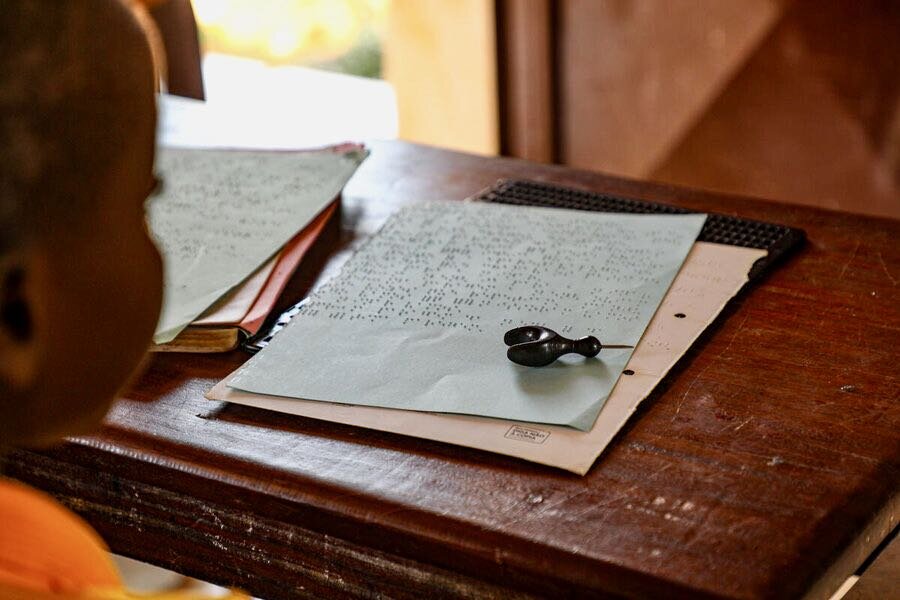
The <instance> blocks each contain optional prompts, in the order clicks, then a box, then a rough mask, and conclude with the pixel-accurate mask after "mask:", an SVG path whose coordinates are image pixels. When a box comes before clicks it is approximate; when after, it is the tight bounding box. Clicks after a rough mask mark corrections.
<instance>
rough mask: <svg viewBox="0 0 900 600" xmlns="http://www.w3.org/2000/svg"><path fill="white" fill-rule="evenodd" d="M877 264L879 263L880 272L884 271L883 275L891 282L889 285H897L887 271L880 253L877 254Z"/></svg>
mask: <svg viewBox="0 0 900 600" xmlns="http://www.w3.org/2000/svg"><path fill="white" fill-rule="evenodd" d="M878 262H880V263H881V270H882V271H884V274H885V275H887V276H888V279H890V280H891V285H897V280H896V279H894V276H893V275H891V272H890V271H888V268H887V265H886V264H885V263H884V257H883V256H881V252H879V253H878Z"/></svg>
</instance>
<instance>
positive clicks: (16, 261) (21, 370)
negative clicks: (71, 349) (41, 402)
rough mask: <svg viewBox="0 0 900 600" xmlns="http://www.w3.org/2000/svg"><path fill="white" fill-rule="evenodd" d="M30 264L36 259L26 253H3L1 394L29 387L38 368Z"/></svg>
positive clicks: (0, 280) (0, 272)
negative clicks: (31, 258)
mask: <svg viewBox="0 0 900 600" xmlns="http://www.w3.org/2000/svg"><path fill="white" fill-rule="evenodd" d="M29 263H31V265H29ZM29 266H32V267H33V262H32V261H29V260H28V257H27V256H25V255H23V254H19V253H13V254H7V255H5V256H0V394H3V393H4V392H7V393H13V394H14V393H15V392H17V391H20V392H21V391H24V390H27V389H29V388H30V387H32V386H33V385H34V383H35V381H34V379H35V377H36V374H37V371H38V343H37V339H36V335H35V323H34V316H35V289H34V288H35V286H34V285H33V281H30V280H29V274H30V273H29ZM31 274H32V275H33V273H31Z"/></svg>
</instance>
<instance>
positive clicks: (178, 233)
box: [148, 148, 365, 344]
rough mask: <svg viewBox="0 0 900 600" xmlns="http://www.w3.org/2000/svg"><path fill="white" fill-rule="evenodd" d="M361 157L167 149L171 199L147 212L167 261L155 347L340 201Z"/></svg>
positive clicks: (163, 163)
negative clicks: (329, 204) (342, 190)
mask: <svg viewBox="0 0 900 600" xmlns="http://www.w3.org/2000/svg"><path fill="white" fill-rule="evenodd" d="M364 158H365V153H364V152H360V151H358V150H353V151H347V152H334V151H330V150H322V151H317V152H252V151H232V150H186V149H173V148H160V149H159V152H158V153H157V159H156V163H157V170H158V171H159V172H160V173H161V177H162V179H163V189H162V193H161V194H160V195H159V196H157V197H155V198H153V199H152V200H151V202H150V205H149V209H148V217H149V223H150V229H151V231H152V232H153V234H154V236H155V237H156V241H157V245H158V246H159V248H160V251H161V252H162V255H163V261H164V264H165V281H164V286H163V290H164V291H163V308H162V314H161V315H160V320H159V323H158V325H157V327H156V334H155V335H154V337H153V341H154V342H155V343H157V344H161V343H165V342H169V341H171V340H172V339H174V338H175V336H176V335H178V333H179V332H180V331H181V330H182V329H184V327H186V326H187V325H188V324H189V323H190V322H191V321H193V320H194V319H195V318H196V317H197V316H199V315H200V314H201V313H203V311H205V310H206V309H207V308H208V307H209V306H211V305H212V304H213V303H214V302H215V301H216V300H218V299H219V298H220V297H221V296H222V295H223V294H225V293H226V292H228V290H230V289H231V288H233V287H234V286H236V285H237V284H239V283H240V282H241V281H243V280H244V279H246V278H247V277H248V276H249V275H250V274H251V273H253V272H254V271H255V270H256V269H257V268H259V267H260V265H262V264H263V263H264V262H266V261H267V260H268V259H269V258H270V257H271V256H272V255H273V254H275V252H277V251H278V249H279V248H280V247H281V246H283V245H284V244H285V242H287V241H288V240H289V239H290V238H291V237H292V236H293V235H295V234H296V233H297V232H298V231H300V230H301V229H303V228H304V227H305V226H306V225H307V224H308V223H309V222H310V221H312V219H313V218H314V217H315V216H316V215H317V214H319V213H320V212H321V211H322V209H323V208H325V206H326V205H327V204H328V203H329V202H331V201H332V200H334V198H335V197H336V196H337V195H338V193H340V191H341V189H342V188H343V187H344V184H345V183H346V182H347V180H348V179H350V176H351V175H353V172H354V171H355V170H356V168H357V167H358V166H359V164H360V162H362V160H363V159H364Z"/></svg>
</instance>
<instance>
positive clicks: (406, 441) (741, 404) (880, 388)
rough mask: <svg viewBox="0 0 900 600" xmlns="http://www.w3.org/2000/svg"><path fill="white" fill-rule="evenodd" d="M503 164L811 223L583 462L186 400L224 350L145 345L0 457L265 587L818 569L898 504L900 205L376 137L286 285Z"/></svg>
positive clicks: (110, 532) (610, 584) (729, 575)
mask: <svg viewBox="0 0 900 600" xmlns="http://www.w3.org/2000/svg"><path fill="white" fill-rule="evenodd" d="M504 177H518V178H532V179H541V180H547V181H555V182H559V183H562V184H567V185H572V186H578V187H582V188H585V189H590V190H595V191H602V192H609V193H615V194H621V195H625V196H631V197H637V198H647V199H651V200H657V201H663V202H669V203H673V204H677V205H680V206H685V207H688V208H692V209H697V210H705V211H718V212H723V213H728V214H736V215H740V216H744V217H750V218H756V219H764V220H771V221H775V222H780V223H784V224H787V225H791V226H795V227H802V228H804V229H805V230H806V232H807V234H808V236H809V242H808V243H807V245H806V247H805V248H804V249H803V250H802V251H801V252H800V253H799V254H798V255H796V256H795V257H793V258H791V259H790V260H788V261H787V263H785V264H783V265H782V266H781V267H780V268H779V269H778V270H776V271H775V272H774V273H773V274H772V275H770V276H769V277H768V278H767V279H765V280H764V281H763V282H762V283H761V284H759V285H756V286H755V287H754V288H753V289H751V290H749V292H748V293H746V294H744V295H743V296H742V297H741V298H740V299H739V300H738V301H737V302H735V303H734V304H733V306H731V307H730V308H729V309H727V310H726V313H725V315H723V318H722V319H720V322H719V323H718V324H717V325H716V326H715V327H713V328H712V330H711V331H710V332H709V334H708V335H705V336H704V337H703V338H702V339H701V340H700V342H699V343H698V344H697V345H696V346H695V348H694V349H693V350H692V351H690V352H689V353H688V355H687V356H686V357H685V359H684V360H683V361H682V362H681V363H680V365H679V367H678V368H677V369H676V371H675V372H674V373H673V374H672V376H671V377H669V378H668V379H667V381H666V382H665V383H664V384H663V385H662V386H661V389H660V390H658V392H657V393H655V394H654V395H653V396H652V397H651V399H649V400H648V401H646V402H645V403H644V405H643V406H642V407H641V408H640V410H639V411H638V413H637V414H636V415H635V417H634V418H633V419H632V420H631V421H630V422H629V424H628V425H627V426H626V427H625V429H624V430H623V431H622V432H621V434H620V435H619V437H618V439H617V440H616V441H615V442H614V443H613V444H612V445H611V447H610V448H609V449H608V450H607V451H606V452H605V453H604V454H603V455H602V456H601V457H600V458H599V460H598V461H597V463H596V464H595V465H594V467H593V468H592V469H591V471H590V472H589V473H588V475H587V476H585V477H578V476H575V475H571V474H567V473H564V472H560V471H556V470H553V469H550V468H545V467H541V466H538V465H533V464H529V463H525V462H521V461H518V460H515V459H511V458H506V457H501V456H495V455H491V454H488V453H484V452H479V451H475V450H469V449H464V448H457V447H453V446H449V445H444V444H440V443H433V442H427V441H422V440H416V439H413V438H407V437H403V436H398V435H390V434H384V433H378V432H372V431H366V430H362V429H357V428H353V427H347V426H341V425H334V424H330V423H327V422H322V421H316V420H312V419H305V418H300V417H293V416H287V415H280V414H276V413H271V412H266V411H262V410H258V409H252V408H248V407H240V406H229V405H225V404H222V403H218V402H210V401H207V400H204V399H203V393H204V391H206V390H207V389H208V388H209V387H210V386H212V385H213V384H214V383H215V382H216V381H218V380H219V379H220V378H222V377H223V376H224V375H226V374H227V373H228V372H229V371H231V370H232V369H234V368H235V367H237V366H238V365H239V364H240V363H241V362H242V361H243V360H245V359H246V356H245V355H243V354H241V353H239V352H235V353H231V354H227V355H222V356H201V355H156V356H153V357H152V358H151V361H150V363H149V364H148V368H147V371H146V373H145V374H144V375H143V377H141V378H140V380H139V381H137V382H136V383H135V384H134V385H133V387H132V389H131V390H130V391H128V392H127V393H125V394H124V395H123V398H122V399H121V400H120V401H118V402H117V403H116V405H115V406H114V408H113V410H112V412H111V413H110V415H109V417H108V419H107V422H106V425H105V427H104V428H103V430H102V431H101V432H100V433H98V434H97V435H96V436H93V437H85V438H79V439H74V440H72V441H71V442H69V443H67V444H66V445H65V446H63V447H60V448H56V449H52V450H45V451H39V452H38V451H28V452H25V451H22V452H18V453H16V454H14V455H13V456H12V457H11V458H10V460H9V462H8V464H7V465H6V471H7V473H9V474H11V475H13V476H16V477H19V478H21V479H23V480H25V481H28V482H30V483H32V484H35V485H38V486H40V487H42V488H44V489H46V490H49V491H50V492H52V493H53V494H55V495H57V496H58V497H59V498H60V499H62V501H63V502H65V503H66V504H68V505H69V506H71V507H72V508H74V509H75V510H76V511H78V512H79V513H81V514H82V515H84V516H85V517H86V518H87V519H88V520H89V521H90V522H91V523H92V524H93V525H94V526H96V527H97V528H98V529H99V530H100V532H101V533H102V534H103V535H104V537H105V538H106V539H107V540H108V541H109V543H110V544H111V546H112V547H113V549H114V550H115V551H117V552H119V553H122V554H126V555H128V556H132V557H135V558H138V559H142V560H146V561H149V562H153V563H156V564H160V565H163V566H167V567H170V568H174V569H176V570H179V571H182V572H185V573H188V574H192V575H197V576H200V577H203V578H206V579H209V580H212V581H215V582H219V583H226V584H234V585H238V586H241V587H243V588H244V589H247V590H249V591H250V592H252V593H254V594H257V595H259V596H262V597H264V598H268V599H276V598H290V597H303V596H308V597H323V596H357V597H373V596H376V595H379V594H381V595H384V596H389V597H408V598H421V597H488V598H491V597H494V598H510V597H516V596H522V597H526V596H554V597H558V596H563V595H566V596H572V595H577V596H584V597H594V596H596V597H601V596H608V595H625V596H644V597H692V598H698V597H727V598H763V597H765V598H773V597H797V596H799V595H802V594H804V593H807V592H811V593H812V594H814V595H818V596H827V594H828V593H830V591H832V590H834V589H836V588H837V587H838V585H839V584H840V583H841V581H843V579H844V578H845V577H846V576H847V575H849V574H850V573H851V572H852V571H853V570H854V569H855V568H856V567H857V566H858V565H859V564H860V563H861V562H862V560H864V558H865V557H866V555H867V554H868V552H869V551H870V550H871V548H873V547H874V546H875V545H877V543H878V541H879V540H880V539H882V538H883V537H884V536H885V535H886V534H887V532H888V530H889V529H890V527H892V526H893V525H895V524H896V520H895V519H896V514H897V508H898V496H900V495H898V491H900V489H898V481H900V478H898V468H900V438H898V431H900V372H898V367H897V364H898V361H897V358H898V348H900V244H898V240H900V222H897V221H890V220H882V219H876V218H870V217H862V216H852V215H848V214H843V213H837V212H828V211H823V210H818V209H812V208H807V207H798V206H787V205H778V204H773V203H767V202H763V201H756V200H749V199H746V198H737V197H728V196H721V195H714V194H709V193H700V192H693V191H688V190H684V189H678V188H673V187H662V186H655V185H649V184H644V183H640V182H635V181H628V180H619V179H613V178H608V177H604V176H602V175H598V174H594V173H588V172H581V171H575V170H570V169H564V168H560V167H553V166H539V165H534V164H532V163H528V162H524V161H517V160H513V159H484V158H479V157H475V156H470V155H464V154H457V153H452V152H446V151H441V150H436V149H430V148H425V147H421V146H415V145H410V144H404V143H399V142H396V143H377V144H373V146H372V155H371V156H370V158H369V159H368V160H367V161H366V162H365V164H364V165H363V166H362V168H361V169H360V171H359V172H358V173H357V175H356V176H354V178H353V180H352V181H351V182H350V184H349V185H348V187H347V189H346V192H345V197H344V204H343V215H342V219H343V226H344V231H343V232H342V233H343V241H342V242H341V243H340V245H339V246H338V245H335V244H334V243H332V244H331V246H329V247H327V248H324V249H320V250H323V251H322V252H319V253H318V256H317V257H314V259H313V260H312V261H311V262H310V263H304V266H303V268H302V269H303V270H302V272H301V273H300V275H299V276H298V278H297V279H296V280H295V281H294V285H293V288H292V290H291V294H293V295H294V296H293V297H297V296H298V295H300V294H303V293H304V292H305V291H306V289H307V288H308V287H309V285H310V284H311V283H312V282H313V281H315V280H316V278H317V277H318V276H319V274H320V273H321V272H322V271H323V268H324V270H325V272H328V271H329V270H330V269H333V268H334V266H335V265H336V264H337V263H338V262H339V261H340V260H341V259H342V258H344V257H346V255H347V251H346V250H347V249H349V248H352V246H353V244H354V243H358V242H359V241H360V240H361V239H363V238H364V237H365V236H367V235H369V234H371V233H372V232H373V231H374V230H375V229H376V228H377V227H378V225H379V224H380V223H381V222H382V221H383V220H384V219H385V218H386V216H387V215H388V214H389V213H390V212H392V211H394V210H396V209H397V208H398V207H400V206H403V205H407V204H411V203H416V202H423V201H426V200H434V199H461V198H464V197H466V196H469V195H471V194H473V193H475V192H477V191H479V190H480V189H482V188H484V187H486V186H489V185H491V184H492V183H494V182H495V181H496V180H497V179H499V178H504ZM332 250H334V252H331V251H332ZM341 250H344V251H341ZM328 265H330V266H328ZM86 343H90V342H89V341H86ZM73 393H77V390H73ZM360 393H361V394H362V393H365V391H364V390H361V391H360ZM891 511H893V513H892V514H891ZM892 519H893V520H892Z"/></svg>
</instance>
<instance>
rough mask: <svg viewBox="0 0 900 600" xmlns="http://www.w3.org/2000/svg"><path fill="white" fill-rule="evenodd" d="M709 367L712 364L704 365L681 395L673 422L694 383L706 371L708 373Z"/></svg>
mask: <svg viewBox="0 0 900 600" xmlns="http://www.w3.org/2000/svg"><path fill="white" fill-rule="evenodd" d="M709 367H710V365H706V366H705V367H703V368H702V369H701V370H700V372H699V373H697V376H696V377H694V379H693V380H692V381H691V384H690V385H689V386H688V388H687V389H686V390H685V391H684V395H682V396H681V400H679V401H678V406H677V407H676V408H675V414H674V415H672V422H673V423H674V422H675V419H676V418H677V417H678V413H680V412H681V406H682V405H683V404H684V401H685V399H687V397H688V394H690V393H691V390H692V389H694V384H695V383H697V380H698V379H700V378H701V377H702V376H703V374H704V373H706V371H707V369H709Z"/></svg>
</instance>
